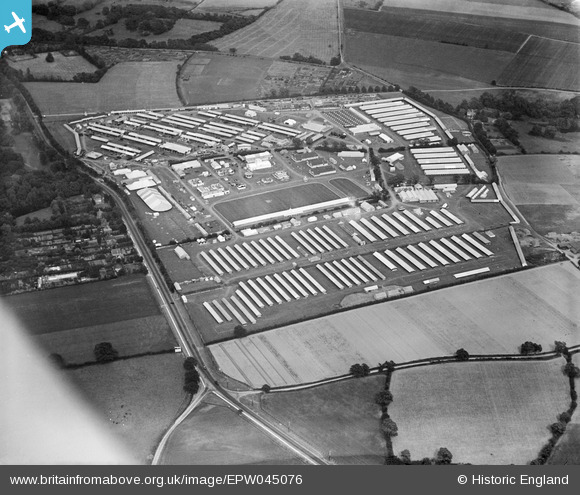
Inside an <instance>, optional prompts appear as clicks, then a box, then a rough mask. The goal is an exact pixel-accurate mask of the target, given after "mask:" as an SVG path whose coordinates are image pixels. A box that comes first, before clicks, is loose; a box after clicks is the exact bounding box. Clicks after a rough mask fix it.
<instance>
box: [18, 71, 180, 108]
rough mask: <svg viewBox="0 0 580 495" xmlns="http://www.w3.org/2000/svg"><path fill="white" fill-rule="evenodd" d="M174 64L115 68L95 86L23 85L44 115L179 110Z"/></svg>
mask: <svg viewBox="0 0 580 495" xmlns="http://www.w3.org/2000/svg"><path fill="white" fill-rule="evenodd" d="M177 65H178V62H177V61H171V62H126V63H120V64H117V65H115V66H114V67H113V68H111V69H110V70H109V71H108V72H107V74H105V76H104V77H103V79H101V80H100V81H99V82H98V83H94V84H89V83H86V84H81V83H53V82H45V83H43V82H31V83H24V84H25V86H26V88H27V89H28V90H29V91H30V93H31V94H32V97H33V98H34V101H36V103H37V104H38V106H39V108H40V110H41V112H42V113H43V114H47V115H51V114H52V115H54V114H56V115H65V114H72V115H74V114H81V113H84V112H104V111H110V110H125V109H127V110H130V109H134V110H135V109H141V108H166V107H179V106H180V105H181V102H180V101H179V98H178V96H177V91H176V88H175V77H176V74H177Z"/></svg>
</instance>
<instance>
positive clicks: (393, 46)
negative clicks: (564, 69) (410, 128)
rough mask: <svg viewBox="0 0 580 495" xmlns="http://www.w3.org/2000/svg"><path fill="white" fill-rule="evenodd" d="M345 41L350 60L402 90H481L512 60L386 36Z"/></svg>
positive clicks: (498, 53)
mask: <svg viewBox="0 0 580 495" xmlns="http://www.w3.org/2000/svg"><path fill="white" fill-rule="evenodd" d="M345 41H346V59H347V61H349V62H351V63H353V64H355V65H357V66H360V67H361V68H364V69H366V70H368V71H369V72H371V73H373V74H376V75H377V76H379V77H383V78H385V79H386V80H388V81H391V82H393V83H397V84H399V85H401V86H403V87H408V86H418V87H420V88H421V89H425V90H430V89H461V88H470V87H481V84H482V82H483V83H487V84H489V83H490V82H491V81H492V80H493V79H495V78H497V77H499V75H500V73H501V71H502V69H503V68H504V67H506V66H507V64H508V63H509V62H510V60H511V58H512V54H510V53H507V52H502V51H497V50H485V49H483V48H474V47H466V46H459V45H452V44H446V43H439V42H436V41H425V40H421V39H413V38H403V37H400V36H388V35H384V34H371V33H363V32H356V33H353V34H349V35H347V36H345ZM377 54H379V55H378V56H377ZM480 81H481V82H480Z"/></svg>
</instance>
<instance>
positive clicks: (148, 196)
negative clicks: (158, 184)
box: [137, 188, 172, 212]
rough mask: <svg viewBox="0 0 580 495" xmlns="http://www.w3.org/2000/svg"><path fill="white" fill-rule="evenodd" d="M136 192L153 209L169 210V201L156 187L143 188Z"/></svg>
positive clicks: (158, 210)
mask: <svg viewBox="0 0 580 495" xmlns="http://www.w3.org/2000/svg"><path fill="white" fill-rule="evenodd" d="M137 194H138V195H139V197H140V198H141V199H142V200H143V201H144V202H145V204H146V205H147V206H148V207H149V208H150V209H151V210H153V211H157V212H160V211H161V212H162V211H169V210H171V208H172V206H171V203H170V202H169V201H167V199H165V198H164V197H163V195H162V194H161V193H160V192H159V191H158V190H157V189H149V188H145V189H141V190H139V191H137Z"/></svg>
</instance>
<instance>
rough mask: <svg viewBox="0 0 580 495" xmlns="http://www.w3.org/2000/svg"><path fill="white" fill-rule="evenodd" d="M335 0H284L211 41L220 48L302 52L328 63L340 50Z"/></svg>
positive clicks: (271, 55) (242, 51) (244, 51)
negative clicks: (248, 24) (245, 23)
mask: <svg viewBox="0 0 580 495" xmlns="http://www.w3.org/2000/svg"><path fill="white" fill-rule="evenodd" d="M336 5H337V4H336V1H335V0H319V1H316V2H312V1H311V0H294V1H288V0H285V1H283V2H281V3H280V4H278V5H276V7H274V8H273V9H271V10H270V11H268V12H266V13H265V14H264V15H263V16H261V17H260V18H259V19H258V20H257V21H256V22H254V23H253V24H251V25H250V26H247V27H245V28H243V29H240V30H239V31H236V32H235V33H232V34H229V35H227V36H225V37H223V38H220V39H219V40H217V41H215V42H213V43H212V44H213V45H214V46H216V47H217V48H218V49H220V50H221V51H227V50H229V49H230V48H236V49H237V52H238V53H239V54H245V55H257V56H261V57H268V58H278V57H280V56H281V55H290V56H292V55H294V54H295V53H300V54H301V55H303V56H305V57H308V56H314V57H316V58H318V59H321V60H323V61H324V62H326V63H328V62H329V61H330V59H331V58H332V57H334V56H336V55H337V54H338V19H337V11H336Z"/></svg>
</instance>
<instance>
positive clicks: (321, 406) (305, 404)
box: [247, 375, 386, 465]
mask: <svg viewBox="0 0 580 495" xmlns="http://www.w3.org/2000/svg"><path fill="white" fill-rule="evenodd" d="M384 386H385V377H384V375H380V376H372V377H366V378H361V379H359V380H346V381H343V382H339V383H330V384H328V385H323V386H320V387H316V388H313V389H308V390H301V391H296V392H284V393H275V394H265V395H263V396H262V398H261V400H260V402H259V405H258V403H256V409H257V410H259V411H261V412H263V413H265V414H266V415H267V416H271V417H273V418H275V419H276V420H277V421H279V422H280V423H282V424H283V425H287V426H288V427H289V428H290V430H291V431H292V432H293V433H294V434H295V435H297V436H298V437H299V438H301V439H302V440H305V441H307V442H308V443H310V444H311V445H312V446H313V447H314V448H315V449H317V450H318V451H319V452H322V453H325V454H326V453H328V452H330V456H331V459H332V460H334V461H335V462H336V463H337V464H341V465H342V464H383V463H384V460H385V455H386V449H385V440H384V438H383V436H382V434H381V432H380V429H379V424H380V414H381V413H380V409H379V406H377V405H376V404H375V403H374V396H375V394H376V393H377V392H379V391H380V390H382V389H383V388H384ZM247 402H249V401H247ZM256 402H257V401H256ZM248 405H249V404H248Z"/></svg>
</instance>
